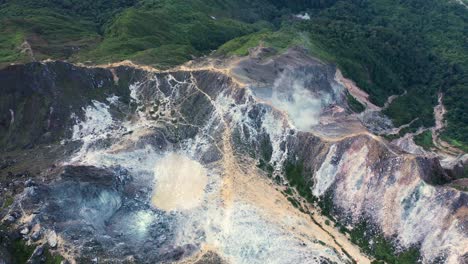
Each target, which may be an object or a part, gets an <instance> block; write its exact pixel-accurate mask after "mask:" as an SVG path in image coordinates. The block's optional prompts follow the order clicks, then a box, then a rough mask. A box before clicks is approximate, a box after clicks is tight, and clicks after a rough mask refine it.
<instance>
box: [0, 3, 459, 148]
mask: <svg viewBox="0 0 468 264" xmlns="http://www.w3.org/2000/svg"><path fill="white" fill-rule="evenodd" d="M298 12H308V14H309V15H310V20H301V19H298V18H295V17H294V16H293V14H297V13H298ZM0 23H1V24H2V27H1V28H0V66H2V65H6V64H8V63H11V62H26V61H30V60H32V59H45V58H57V59H68V60H71V61H81V62H85V61H90V62H92V63H107V62H114V61H120V60H124V59H130V60H133V61H135V62H137V63H143V64H148V65H153V66H156V67H162V68H167V67H171V66H174V65H177V64H180V63H183V62H185V61H187V60H189V59H191V58H192V57H193V56H201V55H205V54H209V53H211V52H212V51H213V50H216V54H218V55H223V54H224V55H246V54H248V51H249V48H252V47H255V46H258V45H263V46H266V47H273V48H275V49H276V50H277V51H278V52H281V51H283V50H284V49H286V48H288V47H291V46H303V47H305V48H307V49H308V50H309V51H310V53H311V54H312V55H314V56H317V57H319V58H321V59H322V60H325V61H329V62H334V63H336V64H337V65H338V66H339V67H340V69H341V70H342V71H343V73H344V75H345V76H346V77H348V78H351V79H353V80H354V81H355V82H356V84H357V85H358V86H359V87H361V88H362V89H363V90H365V91H366V92H368V93H369V95H370V99H371V101H372V102H374V103H375V104H377V105H383V104H384V103H385V101H386V100H387V98H388V96H390V95H394V94H402V93H403V91H407V93H406V94H404V95H403V96H400V97H398V98H397V99H396V100H395V101H394V102H393V103H392V104H391V105H390V107H389V108H388V109H386V110H385V114H387V115H388V116H390V117H391V118H392V119H393V121H394V123H395V125H396V126H400V125H403V124H407V123H409V122H411V121H413V120H416V121H414V122H413V123H412V125H411V127H410V129H409V130H408V131H416V130H417V129H418V128H419V127H431V126H433V125H434V117H433V107H434V105H435V104H436V103H437V94H438V93H439V92H442V93H443V94H444V104H445V105H446V107H447V110H448V112H447V114H446V120H447V122H448V125H447V128H446V129H445V130H444V131H443V135H442V138H443V139H444V140H446V141H448V142H449V143H451V144H453V145H454V146H457V147H459V148H461V149H463V150H466V149H468V147H467V146H468V125H467V124H468V114H467V113H468V109H467V108H468V105H467V104H466V103H465V102H467V101H468V45H466V42H467V38H466V36H467V35H468V34H467V33H468V32H467V31H466V28H467V26H466V25H467V24H468V11H467V9H466V8H463V7H462V6H461V5H460V4H458V3H456V1H448V0H447V1H438V0H407V1H392V0H375V1H368V0H351V1H345V0H325V1H324V0H308V1H306V0H293V1H273V0H254V1H248V0H223V1H220V0H205V1H203V0H193V1H183V0H118V1H108V0H84V1H79V0H67V1H62V0H52V1H48V0H9V1H0ZM29 46H30V47H31V48H32V53H31V52H30V50H29ZM348 99H349V102H350V106H351V108H352V109H353V110H354V111H356V112H359V111H361V110H362V106H361V105H360V104H357V102H356V101H355V100H353V98H351V97H350V98H348Z"/></svg>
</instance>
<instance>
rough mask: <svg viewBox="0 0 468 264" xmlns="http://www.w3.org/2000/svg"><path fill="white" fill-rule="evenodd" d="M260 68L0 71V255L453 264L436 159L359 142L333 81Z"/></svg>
mask: <svg viewBox="0 0 468 264" xmlns="http://www.w3.org/2000/svg"><path fill="white" fill-rule="evenodd" d="M265 54H268V50H259V51H258V52H256V53H252V56H250V57H246V58H240V59H236V60H233V61H215V60H202V61H198V62H193V63H192V64H188V65H186V66H184V67H180V68H178V69H173V70H169V71H157V70H153V69H148V68H139V67H132V66H128V65H124V64H122V65H111V66H108V67H105V68H104V67H101V68H100V67H93V68H86V67H79V66H74V65H70V64H67V63H62V62H46V63H33V64H26V65H17V66H11V67H9V68H6V69H5V70H2V71H1V73H0V80H1V81H2V83H4V84H5V85H3V86H2V87H1V88H0V89H2V95H3V94H5V95H6V96H5V97H3V96H2V100H4V101H2V102H0V110H1V114H2V116H1V119H0V120H1V126H0V135H2V139H3V140H2V142H0V143H1V146H2V148H3V149H4V151H3V153H1V155H2V156H1V158H2V160H3V163H2V164H3V165H2V170H1V171H0V173H1V177H2V178H1V179H2V182H1V184H2V191H1V192H2V193H1V194H2V200H4V201H6V200H7V198H10V199H9V201H10V202H8V203H6V202H4V205H5V206H4V207H3V208H2V211H1V215H0V216H1V217H2V234H3V235H4V236H3V237H4V238H3V239H2V249H1V250H0V254H1V255H0V257H1V258H3V260H4V261H5V262H6V263H15V262H18V255H17V254H16V253H17V252H18V243H16V242H15V241H25V244H26V245H29V244H31V245H35V246H38V248H39V249H40V248H41V247H43V248H42V249H48V251H49V252H52V253H54V254H60V255H61V256H63V257H64V258H65V259H67V260H68V261H70V262H77V263H89V262H91V261H92V262H99V263H101V262H104V263H106V262H109V263H128V262H130V263H132V262H137V263H154V262H182V263H220V262H221V263H224V262H225V263H352V262H358V263H370V261H371V260H372V259H374V258H375V259H377V260H383V261H387V262H398V263H412V262H416V261H422V262H423V263H464V262H466V261H467V254H468V253H467V249H466V244H467V243H468V235H467V232H466V228H467V220H468V216H467V202H468V196H467V194H466V192H462V191H459V190H456V189H453V188H450V187H448V186H444V185H437V184H440V182H443V181H444V180H450V178H449V176H447V174H446V172H445V171H444V170H443V169H442V168H441V167H440V165H439V162H438V160H437V159H435V158H432V159H428V158H425V157H423V156H418V155H415V154H410V153H407V152H404V151H403V150H401V149H399V148H398V147H396V146H392V145H390V144H388V142H387V141H385V140H383V139H382V138H380V137H377V136H375V135H373V134H372V133H370V132H368V130H367V128H366V127H365V126H364V125H363V124H362V123H361V121H360V119H359V116H358V115H356V114H353V113H352V111H351V110H350V107H349V106H348V105H347V101H346V95H347V94H346V88H345V84H343V82H342V76H340V74H339V73H338V72H337V69H336V68H335V67H334V66H332V65H327V64H324V63H322V62H320V61H318V60H316V59H314V58H311V57H309V56H307V55H306V54H305V53H304V52H303V51H302V50H297V49H293V50H289V51H288V52H286V53H284V54H283V55H279V56H274V57H271V56H266V55H265ZM37 156H40V157H37ZM37 163H40V164H37ZM25 168H27V172H26V169H25ZM28 178H31V180H27V179H28ZM340 231H341V232H340ZM350 241H352V242H354V243H351V242H350ZM358 246H360V248H359V247H358ZM39 249H37V248H36V250H35V252H34V253H33V254H32V256H29V255H28V256H27V258H29V260H30V261H32V262H40V261H41V259H46V258H47V256H48V255H47V254H45V253H42V252H40V250H39ZM38 250H39V252H38ZM39 253H41V254H39Z"/></svg>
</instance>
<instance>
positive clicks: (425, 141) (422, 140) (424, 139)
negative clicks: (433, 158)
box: [414, 130, 434, 150]
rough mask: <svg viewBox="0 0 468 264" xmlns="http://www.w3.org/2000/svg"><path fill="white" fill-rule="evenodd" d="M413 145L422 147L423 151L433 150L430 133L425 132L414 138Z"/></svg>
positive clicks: (429, 131)
mask: <svg viewBox="0 0 468 264" xmlns="http://www.w3.org/2000/svg"><path fill="white" fill-rule="evenodd" d="M414 143H416V144H418V145H419V146H421V147H423V148H424V149H425V150H429V149H431V148H433V147H434V143H433V142H432V131H431V130H426V131H424V132H423V133H421V134H419V135H416V136H414Z"/></svg>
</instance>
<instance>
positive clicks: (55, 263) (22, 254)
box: [10, 239, 64, 264]
mask: <svg viewBox="0 0 468 264" xmlns="http://www.w3.org/2000/svg"><path fill="white" fill-rule="evenodd" d="M35 248H36V246H35V245H27V244H26V242H25V241H23V240H20V239H17V240H15V241H13V242H12V244H11V251H10V252H11V254H12V257H13V260H14V263H18V264H24V263H27V261H28V259H29V258H30V257H31V255H32V254H33V252H34V249H35ZM43 254H44V257H45V262H44V263H45V264H60V263H61V262H62V260H64V258H63V257H62V256H61V255H55V254H52V253H51V252H50V251H49V250H48V249H47V248H45V249H44V253H43Z"/></svg>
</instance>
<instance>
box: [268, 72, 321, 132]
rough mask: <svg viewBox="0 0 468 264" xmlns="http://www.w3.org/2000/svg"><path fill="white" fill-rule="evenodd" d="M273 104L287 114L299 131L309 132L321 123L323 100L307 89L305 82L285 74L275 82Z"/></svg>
mask: <svg viewBox="0 0 468 264" xmlns="http://www.w3.org/2000/svg"><path fill="white" fill-rule="evenodd" d="M271 102H272V103H273V105H274V106H275V107H277V108H279V109H280V110H282V111H284V112H286V113H287V114H288V116H289V118H290V119H291V121H292V123H293V124H294V126H295V127H296V128H297V129H299V130H309V129H310V128H311V127H312V126H314V125H317V124H318V123H319V117H320V112H321V110H322V100H321V99H320V98H317V97H315V96H314V95H313V94H312V92H310V91H309V90H307V88H306V87H305V80H304V79H303V78H297V76H295V75H292V74H287V73H283V74H281V75H280V77H279V78H278V79H277V80H275V83H274V85H273V91H272V98H271Z"/></svg>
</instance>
